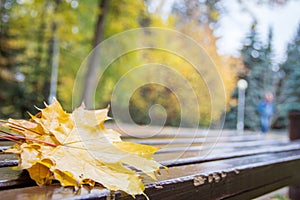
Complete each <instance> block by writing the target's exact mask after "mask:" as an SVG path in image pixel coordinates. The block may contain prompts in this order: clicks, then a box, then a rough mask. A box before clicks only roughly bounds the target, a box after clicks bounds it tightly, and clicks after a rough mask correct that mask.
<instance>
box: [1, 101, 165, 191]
mask: <svg viewBox="0 0 300 200" xmlns="http://www.w3.org/2000/svg"><path fill="white" fill-rule="evenodd" d="M39 110H40V112H39V113H38V114H37V115H35V116H31V119H30V120H29V121H27V120H14V119H9V120H8V121H6V123H3V124H2V126H4V127H6V128H8V129H9V130H10V132H9V133H8V132H5V133H6V134H4V135H3V134H2V138H6V139H10V140H12V141H14V142H16V144H15V145H14V146H13V148H11V149H9V150H7V152H9V153H16V154H18V155H19V166H18V167H19V168H20V169H26V170H27V171H28V172H29V174H30V177H31V178H32V179H33V180H35V181H36V183H37V184H38V185H47V184H51V183H52V182H53V180H58V181H59V182H60V184H61V185H62V186H74V187H81V186H82V185H86V184H87V185H89V186H94V185H95V184H96V183H99V184H101V185H103V186H104V187H106V188H107V189H110V190H113V191H116V190H121V191H124V192H126V193H128V194H131V195H133V196H134V195H136V194H144V192H143V191H144V184H143V183H142V179H141V177H140V176H139V175H138V174H137V173H136V171H135V170H132V168H135V169H137V170H140V171H142V172H144V173H145V174H147V175H149V176H150V177H152V178H153V179H155V174H154V173H155V172H156V171H158V170H159V168H160V167H161V165H160V164H159V163H157V162H156V161H154V160H153V158H152V156H153V154H154V153H155V152H156V151H157V150H158V149H157V148H156V147H152V146H147V145H141V144H135V143H131V142H124V141H122V140H121V138H120V134H119V133H118V132H116V131H114V130H112V129H106V128H105V127H104V122H105V121H106V120H107V119H108V117H107V113H108V109H101V110H86V109H85V108H84V107H83V106H81V107H79V108H77V109H75V110H74V111H73V112H72V113H71V114H69V113H66V112H65V111H64V110H63V109H62V107H61V105H60V104H59V102H58V101H57V100H54V101H53V103H52V104H50V105H46V108H44V109H39Z"/></svg>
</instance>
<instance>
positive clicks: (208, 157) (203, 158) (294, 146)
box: [157, 141, 300, 166]
mask: <svg viewBox="0 0 300 200" xmlns="http://www.w3.org/2000/svg"><path fill="white" fill-rule="evenodd" d="M299 149H300V141H295V142H291V143H289V144H288V145H285V146H274V147H272V148H270V147H266V148H264V147H262V148H256V149H252V150H241V151H233V152H229V153H223V154H209V151H208V152H203V153H202V155H200V156H193V157H187V158H178V155H175V156H173V157H171V159H170V160H166V159H168V158H170V156H166V157H159V158H157V160H158V161H160V162H161V163H162V164H163V165H165V166H179V165H186V164H192V163H203V162H208V161H213V160H222V159H229V158H238V157H244V156H250V155H258V154H265V153H278V152H285V151H295V150H299ZM157 156H158V155H157Z"/></svg>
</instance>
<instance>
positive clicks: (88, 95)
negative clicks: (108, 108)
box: [82, 0, 108, 108]
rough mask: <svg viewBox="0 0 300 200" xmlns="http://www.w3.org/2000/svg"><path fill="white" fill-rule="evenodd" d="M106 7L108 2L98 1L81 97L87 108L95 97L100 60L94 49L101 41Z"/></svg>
mask: <svg viewBox="0 0 300 200" xmlns="http://www.w3.org/2000/svg"><path fill="white" fill-rule="evenodd" d="M107 6H108V0H99V10H100V12H99V15H98V19H97V24H96V30H95V35H94V41H93V49H94V50H93V52H92V54H91V56H90V60H89V61H88V62H89V65H88V69H87V73H86V76H85V80H84V87H83V95H82V101H83V102H84V103H85V105H86V107H87V108H92V105H93V97H94V95H95V91H96V88H97V85H96V81H97V76H96V74H97V66H98V64H99V62H100V58H99V53H100V52H99V51H100V49H99V48H95V47H97V45H98V44H99V43H100V42H101V41H102V39H103V32H104V19H105V16H106V13H107Z"/></svg>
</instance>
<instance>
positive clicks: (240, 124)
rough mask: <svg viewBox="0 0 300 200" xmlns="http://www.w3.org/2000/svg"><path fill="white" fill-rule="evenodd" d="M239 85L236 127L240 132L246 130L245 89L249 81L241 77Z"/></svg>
mask: <svg viewBox="0 0 300 200" xmlns="http://www.w3.org/2000/svg"><path fill="white" fill-rule="evenodd" d="M237 85H238V95H239V96H238V110H237V124H236V129H237V131H238V132H239V133H243V132H244V116H245V90H246V88H247V87H248V83H247V81H245V80H244V79H240V80H239V81H238V83H237Z"/></svg>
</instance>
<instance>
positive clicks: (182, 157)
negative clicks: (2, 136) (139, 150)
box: [0, 128, 300, 200]
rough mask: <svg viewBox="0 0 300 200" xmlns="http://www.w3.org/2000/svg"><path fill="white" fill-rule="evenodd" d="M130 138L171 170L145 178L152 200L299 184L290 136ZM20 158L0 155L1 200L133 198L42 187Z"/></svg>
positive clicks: (251, 194) (227, 195) (170, 133)
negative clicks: (147, 147) (23, 168)
mask: <svg viewBox="0 0 300 200" xmlns="http://www.w3.org/2000/svg"><path fill="white" fill-rule="evenodd" d="M129 129H130V128H129ZM130 133H131V134H130V135H126V134H124V136H123V139H124V140H127V141H133V142H137V143H142V144H150V145H154V146H158V147H161V150H159V151H158V152H157V154H155V159H156V160H157V161H159V162H160V163H162V164H163V165H165V166H167V167H168V168H169V169H168V171H166V170H164V169H163V170H161V174H160V175H158V180H157V181H156V182H153V180H150V179H149V178H147V177H146V176H145V180H144V181H145V183H146V191H145V193H146V194H147V195H148V197H149V198H150V199H151V200H153V199H197V200H198V199H203V200H205V199H239V200H240V199H242V200H244V199H252V198H255V197H258V196H260V195H263V194H265V193H268V192H271V191H273V190H276V189H279V188H281V187H284V186H288V185H293V184H296V183H299V182H300V141H298V140H295V141H290V140H289V138H288V137H287V135H282V134H281V135H271V134H270V135H268V136H266V137H264V136H262V135H259V134H257V133H252V132H245V133H244V134H238V133H236V132H235V131H222V132H221V133H219V132H218V131H209V132H208V134H207V131H205V130H203V131H199V132H197V133H196V134H194V132H192V131H191V130H190V129H182V130H181V131H180V132H179V133H175V129H173V128H165V129H164V130H162V131H161V132H160V133H158V134H155V135H154V136H153V135H151V133H152V132H151V131H150V130H149V129H145V130H139V131H137V130H135V129H132V130H130ZM133 135H134V137H133ZM0 145H1V147H0V149H1V150H3V149H6V148H8V147H9V146H10V145H12V143H11V142H7V141H1V142H0ZM16 159H17V158H16V156H15V155H7V154H0V167H1V168H0V171H1V172H0V197H1V199H22V200H27V199H28V200H29V199H68V200H71V199H133V198H132V197H131V196H128V195H124V194H121V193H119V192H116V193H111V192H110V191H108V190H105V189H100V188H95V189H93V190H92V191H88V190H85V189H82V190H81V191H80V192H81V193H80V194H75V193H74V192H73V190H72V189H71V188H62V187H60V186H55V185H54V186H45V187H38V186H36V185H35V183H34V182H32V181H31V180H30V179H29V178H28V175H27V173H26V172H20V171H14V170H12V169H11V166H16V165H17V162H18V161H17V160H16ZM136 199H145V197H144V196H137V197H136Z"/></svg>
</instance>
